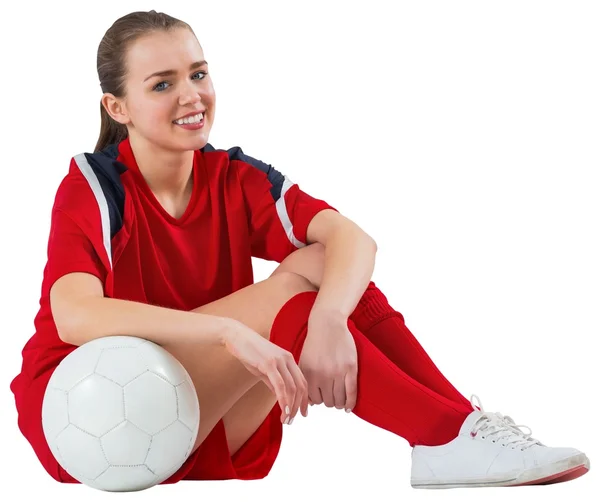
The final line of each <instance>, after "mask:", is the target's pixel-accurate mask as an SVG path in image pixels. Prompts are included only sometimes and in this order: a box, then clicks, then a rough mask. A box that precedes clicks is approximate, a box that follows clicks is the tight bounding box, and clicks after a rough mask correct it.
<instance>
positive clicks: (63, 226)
mask: <svg viewBox="0 0 600 502" xmlns="http://www.w3.org/2000/svg"><path fill="white" fill-rule="evenodd" d="M71 272H87V273H89V274H92V275H95V276H96V277H98V278H99V279H100V280H101V281H102V282H103V283H104V281H105V280H106V269H105V267H104V265H103V264H102V262H101V260H100V258H99V257H98V254H97V253H96V251H95V249H94V246H93V245H92V243H91V241H90V239H89V238H88V237H87V236H86V235H85V233H84V232H83V231H82V230H81V228H80V227H79V225H77V224H76V223H75V221H73V219H72V218H71V217H69V215H68V214H67V213H65V212H64V211H62V210H60V209H56V208H55V209H53V211H52V219H51V225H50V236H49V239H48V262H47V264H46V271H45V277H44V279H45V281H46V283H47V285H48V290H49V289H50V288H51V287H52V285H53V284H54V283H55V282H56V281H57V280H58V279H59V278H61V277H62V276H63V275H66V274H68V273H71Z"/></svg>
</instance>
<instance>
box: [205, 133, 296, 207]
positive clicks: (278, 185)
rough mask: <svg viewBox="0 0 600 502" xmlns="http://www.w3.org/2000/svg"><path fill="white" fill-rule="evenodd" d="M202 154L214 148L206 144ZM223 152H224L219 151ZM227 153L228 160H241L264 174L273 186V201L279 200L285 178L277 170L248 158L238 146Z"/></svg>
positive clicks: (212, 150)
mask: <svg viewBox="0 0 600 502" xmlns="http://www.w3.org/2000/svg"><path fill="white" fill-rule="evenodd" d="M202 151H203V152H214V151H215V148H214V147H213V146H212V145H210V144H208V143H207V144H206V146H205V147H204V148H202ZM220 151H225V150H220ZM226 151H227V155H228V156H229V160H241V161H242V162H245V163H246V164H250V165H251V166H252V167H254V168H256V169H259V170H260V171H262V172H264V173H266V175H267V179H268V180H269V182H270V183H271V185H273V186H272V187H271V195H272V196H273V200H275V201H277V200H279V197H280V196H281V190H282V188H283V182H284V181H285V176H284V175H283V174H281V173H280V172H279V171H278V170H277V169H275V168H274V167H273V166H272V165H270V164H266V163H265V162H263V161H261V160H258V159H255V158H254V157H250V156H249V155H246V154H245V153H244V152H243V151H242V149H241V148H240V147H239V146H234V147H232V148H229V149H228V150H226Z"/></svg>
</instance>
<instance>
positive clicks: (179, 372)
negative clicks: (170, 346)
mask: <svg viewBox="0 0 600 502" xmlns="http://www.w3.org/2000/svg"><path fill="white" fill-rule="evenodd" d="M139 352H140V354H141V355H142V357H143V358H144V360H145V361H146V365H147V366H148V368H151V371H153V372H154V373H156V374H157V375H160V376H162V377H163V378H165V379H166V380H168V381H169V382H171V383H172V384H173V385H179V384H180V383H181V382H183V381H185V379H186V376H187V371H186V370H185V368H184V367H183V365H182V364H181V363H180V362H179V361H178V360H177V359H176V358H175V357H174V356H173V355H172V354H171V353H170V352H169V351H167V350H166V349H164V348H163V347H161V346H160V345H157V344H155V343H152V342H148V343H147V344H145V345H141V346H140V347H139Z"/></svg>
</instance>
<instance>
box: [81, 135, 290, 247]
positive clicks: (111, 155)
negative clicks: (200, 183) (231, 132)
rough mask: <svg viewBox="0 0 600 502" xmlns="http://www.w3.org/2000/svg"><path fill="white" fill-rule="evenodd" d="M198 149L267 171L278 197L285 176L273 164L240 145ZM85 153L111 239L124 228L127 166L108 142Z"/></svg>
mask: <svg viewBox="0 0 600 502" xmlns="http://www.w3.org/2000/svg"><path fill="white" fill-rule="evenodd" d="M200 150H201V151H202V152H203V153H209V152H215V151H226V152H227V155H228V156H229V160H241V161H243V162H245V163H247V164H249V165H251V166H252V167H254V168H256V169H259V170H260V171H262V172H264V173H266V175H267V179H268V180H269V182H270V183H271V185H272V187H271V190H270V191H271V195H272V196H273V200H275V201H277V200H279V198H280V196H281V191H282V188H283V183H284V181H285V176H284V175H283V174H281V173H280V172H279V171H277V169H275V168H274V167H273V166H271V165H269V164H266V163H265V162H262V161H260V160H258V159H255V158H253V157H250V156H249V155H246V154H245V153H244V152H243V151H242V149H241V148H240V147H239V146H234V147H232V148H229V149H228V150H222V149H215V148H214V147H213V146H212V145H211V144H210V143H207V144H206V145H205V146H204V147H203V148H201V149H200ZM84 155H85V158H86V159H87V162H88V164H89V167H90V168H91V171H92V172H93V175H94V176H95V178H96V179H97V181H98V183H99V185H100V188H101V190H102V194H103V195H104V198H105V199H106V205H107V207H108V217H109V220H110V238H111V239H112V238H113V237H114V236H115V235H116V234H117V233H118V232H119V230H121V228H122V227H123V215H124V208H125V188H124V187H123V183H122V182H121V175H122V174H123V173H124V172H125V171H127V169H128V168H127V166H126V165H125V164H123V163H122V162H119V161H118V160H117V158H118V157H119V148H118V144H116V143H115V144H111V145H108V146H107V147H106V148H104V149H103V150H101V151H99V152H96V153H85V154H84ZM80 167H83V166H80Z"/></svg>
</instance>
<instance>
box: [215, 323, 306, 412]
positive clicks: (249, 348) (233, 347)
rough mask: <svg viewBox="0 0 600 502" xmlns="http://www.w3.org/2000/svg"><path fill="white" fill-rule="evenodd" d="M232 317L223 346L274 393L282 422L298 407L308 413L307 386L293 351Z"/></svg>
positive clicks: (296, 410)
mask: <svg viewBox="0 0 600 502" xmlns="http://www.w3.org/2000/svg"><path fill="white" fill-rule="evenodd" d="M232 321H233V322H232V323H231V324H230V326H229V328H230V329H228V330H226V333H225V334H224V336H223V341H224V345H225V348H226V349H227V350H228V351H229V352H230V353H231V354H232V355H233V356H234V357H236V358H237V359H239V361H240V362H241V363H242V364H243V365H244V366H245V367H246V368H247V369H248V371H249V372H250V373H252V374H253V375H256V376H258V377H260V379H261V380H262V381H263V382H265V384H266V385H267V387H269V389H270V390H271V392H273V394H275V396H277V401H278V402H279V406H280V408H281V410H282V415H281V422H282V423H284V422H285V420H286V418H287V417H290V420H291V419H293V418H294V417H295V416H296V413H297V412H298V409H299V408H300V407H302V410H303V411H302V415H303V416H305V417H306V416H308V391H307V388H308V386H307V382H306V379H305V378H304V375H303V374H302V371H300V368H299V367H298V365H297V364H296V361H295V360H294V356H293V354H292V353H291V352H289V351H287V350H285V349H283V348H281V347H279V346H278V345H275V344H274V343H273V342H271V341H270V340H267V339H266V338H263V337H262V336H260V334H258V333H257V332H256V331H254V330H252V329H250V328H249V327H248V326H246V325H245V324H243V323H241V322H238V321H236V320H235V319H232ZM288 406H289V412H288V413H286V408H287V407H288ZM288 423H289V422H288Z"/></svg>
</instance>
